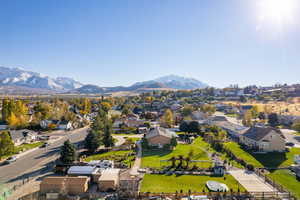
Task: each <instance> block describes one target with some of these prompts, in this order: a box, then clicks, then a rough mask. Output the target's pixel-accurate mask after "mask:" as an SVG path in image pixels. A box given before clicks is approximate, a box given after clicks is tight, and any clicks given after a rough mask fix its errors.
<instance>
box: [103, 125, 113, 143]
mask: <svg viewBox="0 0 300 200" xmlns="http://www.w3.org/2000/svg"><path fill="white" fill-rule="evenodd" d="M103 133H104V134H103V144H104V146H105V147H112V146H113V145H114V141H113V137H112V133H113V131H112V124H111V122H110V121H108V120H105V124H104V132H103Z"/></svg>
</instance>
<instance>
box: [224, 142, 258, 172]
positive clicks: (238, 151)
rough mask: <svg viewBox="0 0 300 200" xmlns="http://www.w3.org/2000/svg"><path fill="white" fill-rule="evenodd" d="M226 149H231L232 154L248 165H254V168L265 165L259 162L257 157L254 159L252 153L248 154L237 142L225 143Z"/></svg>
mask: <svg viewBox="0 0 300 200" xmlns="http://www.w3.org/2000/svg"><path fill="white" fill-rule="evenodd" d="M224 144H225V147H226V148H227V149H230V150H231V151H232V153H233V154H234V155H235V156H236V157H238V158H240V159H243V160H244V161H245V162H247V163H248V164H251V165H253V166H254V167H263V165H262V164H261V163H260V162H259V161H257V160H256V159H255V157H253V156H252V155H251V154H250V153H248V152H247V151H244V150H243V149H242V148H241V147H240V145H239V144H237V143H235V142H227V143H224Z"/></svg>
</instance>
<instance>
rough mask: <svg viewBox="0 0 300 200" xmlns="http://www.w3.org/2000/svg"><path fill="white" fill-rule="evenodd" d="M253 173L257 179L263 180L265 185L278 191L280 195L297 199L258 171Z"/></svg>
mask: <svg viewBox="0 0 300 200" xmlns="http://www.w3.org/2000/svg"><path fill="white" fill-rule="evenodd" d="M255 173H256V174H257V175H258V176H259V177H261V178H263V179H264V181H265V182H266V183H268V184H270V185H271V186H272V187H274V188H276V189H277V190H278V192H280V193H281V194H282V195H283V194H285V195H287V196H289V198H290V199H293V198H294V199H297V198H296V197H294V196H293V195H292V194H291V193H290V192H289V191H287V190H286V189H285V188H284V187H283V186H282V185H280V184H278V183H276V182H275V181H273V180H272V179H271V178H270V177H268V176H266V175H265V174H263V173H262V172H261V171H260V170H259V169H255Z"/></svg>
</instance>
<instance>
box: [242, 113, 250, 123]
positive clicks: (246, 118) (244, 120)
mask: <svg viewBox="0 0 300 200" xmlns="http://www.w3.org/2000/svg"><path fill="white" fill-rule="evenodd" d="M242 123H243V125H244V126H252V112H251V110H247V111H246V112H245V113H244V116H243V120H242Z"/></svg>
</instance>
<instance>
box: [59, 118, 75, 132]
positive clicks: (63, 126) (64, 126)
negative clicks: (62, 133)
mask: <svg viewBox="0 0 300 200" xmlns="http://www.w3.org/2000/svg"><path fill="white" fill-rule="evenodd" d="M72 128H73V126H72V123H71V122H70V121H67V120H63V121H60V122H59V123H58V124H57V129H59V130H71V129H72Z"/></svg>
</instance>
